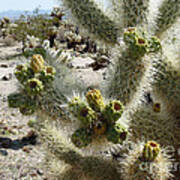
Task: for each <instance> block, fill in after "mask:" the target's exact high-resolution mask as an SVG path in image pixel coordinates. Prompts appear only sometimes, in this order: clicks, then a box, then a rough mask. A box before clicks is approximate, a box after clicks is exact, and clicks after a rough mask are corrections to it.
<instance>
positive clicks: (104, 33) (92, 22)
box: [63, 0, 119, 44]
mask: <svg viewBox="0 0 180 180" xmlns="http://www.w3.org/2000/svg"><path fill="white" fill-rule="evenodd" d="M63 1H64V4H65V5H66V6H68V8H70V9H71V12H72V15H73V16H74V17H75V18H76V19H77V21H78V22H79V23H80V24H81V25H82V26H83V27H84V28H86V29H87V30H88V31H89V32H90V33H91V34H93V35H95V36H97V37H98V38H99V39H101V40H104V41H105V42H108V43H110V44H113V43H116V41H117V38H118V31H119V30H118V26H117V25H116V24H115V23H114V22H113V21H112V20H111V19H110V18H109V17H108V16H106V15H105V14H104V13H103V12H102V10H101V9H100V8H98V6H97V4H96V3H95V2H94V1H93V0H76V1H75V0H63Z"/></svg>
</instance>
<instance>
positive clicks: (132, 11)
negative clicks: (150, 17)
mask: <svg viewBox="0 0 180 180" xmlns="http://www.w3.org/2000/svg"><path fill="white" fill-rule="evenodd" d="M148 6H149V0H138V1H137V0H123V3H122V8H123V11H124V14H123V21H124V27H134V26H137V25H139V24H142V23H143V22H146V15H147V13H148Z"/></svg>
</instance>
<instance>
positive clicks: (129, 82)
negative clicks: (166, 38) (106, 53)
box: [104, 27, 161, 105]
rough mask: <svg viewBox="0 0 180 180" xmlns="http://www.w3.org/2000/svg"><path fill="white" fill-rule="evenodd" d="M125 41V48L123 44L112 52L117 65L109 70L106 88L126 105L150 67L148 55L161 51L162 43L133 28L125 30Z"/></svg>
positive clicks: (110, 94)
mask: <svg viewBox="0 0 180 180" xmlns="http://www.w3.org/2000/svg"><path fill="white" fill-rule="evenodd" d="M123 41H124V43H125V45H126V47H125V48H123V46H124V45H123V44H122V43H121V44H122V47H121V45H120V46H119V45H117V46H116V47H115V48H114V49H113V50H112V51H113V57H114V60H115V64H114V65H112V66H110V68H109V69H108V77H107V80H108V83H107V82H105V84H104V86H105V87H106V89H107V94H108V95H109V96H111V97H113V98H114V97H115V98H117V99H119V100H120V101H121V102H122V103H123V104H124V105H126V104H128V103H129V102H130V100H131V99H133V96H134V94H135V93H136V92H137V91H138V89H139V86H140V82H141V81H142V79H143V78H144V76H145V71H146V69H147V68H148V67H149V66H150V63H151V60H150V59H149V58H147V55H148V54H154V53H157V52H159V51H161V43H160V40H159V39H158V38H156V37H154V36H150V35H149V34H147V33H146V32H145V31H144V30H142V29H140V28H139V29H137V28H133V27H129V28H127V29H126V30H125V32H124V36H123ZM120 52H121V53H120Z"/></svg>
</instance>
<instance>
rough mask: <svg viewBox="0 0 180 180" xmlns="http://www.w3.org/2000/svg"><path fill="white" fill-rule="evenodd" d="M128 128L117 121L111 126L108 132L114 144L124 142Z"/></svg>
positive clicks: (108, 136) (108, 137)
mask: <svg viewBox="0 0 180 180" xmlns="http://www.w3.org/2000/svg"><path fill="white" fill-rule="evenodd" d="M127 134H128V132H127V130H126V128H124V127H123V125H122V124H120V123H119V122H116V123H115V125H114V126H112V127H109V129H108V132H107V139H108V141H110V142H113V143H114V144H117V143H119V144H122V143H123V141H124V140H126V138H127Z"/></svg>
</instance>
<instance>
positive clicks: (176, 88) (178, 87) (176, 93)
mask: <svg viewBox="0 0 180 180" xmlns="http://www.w3.org/2000/svg"><path fill="white" fill-rule="evenodd" d="M173 62H175V61H171V60H168V58H167V57H161V58H160V59H159V60H157V61H155V62H154V63H153V68H154V69H152V72H153V71H154V73H152V74H153V76H152V77H150V79H152V81H151V86H152V93H153V94H154V96H155V97H158V98H159V99H161V100H162V102H163V103H164V104H166V106H167V112H168V113H169V114H171V115H172V116H173V117H174V118H173V119H172V120H171V123H170V124H171V126H172V127H171V128H172V130H171V131H172V134H173V137H174V140H173V142H175V146H176V145H178V144H179V143H178V141H179V138H180V126H179V123H180V118H179V117H180V111H179V109H180V103H179V101H180V71H179V65H178V63H177V62H176V65H173ZM169 134H171V133H169Z"/></svg>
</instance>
